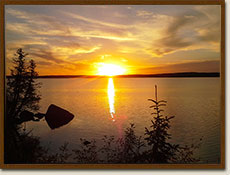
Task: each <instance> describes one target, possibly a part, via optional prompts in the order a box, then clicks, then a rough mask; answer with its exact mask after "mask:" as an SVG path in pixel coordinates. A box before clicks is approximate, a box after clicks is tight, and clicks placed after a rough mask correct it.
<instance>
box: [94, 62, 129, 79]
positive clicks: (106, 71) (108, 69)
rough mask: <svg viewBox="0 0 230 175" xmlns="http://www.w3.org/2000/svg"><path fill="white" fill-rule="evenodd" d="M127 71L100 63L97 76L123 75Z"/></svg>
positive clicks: (115, 65) (118, 66) (116, 66)
mask: <svg viewBox="0 0 230 175" xmlns="http://www.w3.org/2000/svg"><path fill="white" fill-rule="evenodd" d="M125 72H126V69H125V68H123V67H122V66H120V65H117V64H108V63H99V64H98V73H97V75H105V76H115V75H123V74H124V73H125Z"/></svg>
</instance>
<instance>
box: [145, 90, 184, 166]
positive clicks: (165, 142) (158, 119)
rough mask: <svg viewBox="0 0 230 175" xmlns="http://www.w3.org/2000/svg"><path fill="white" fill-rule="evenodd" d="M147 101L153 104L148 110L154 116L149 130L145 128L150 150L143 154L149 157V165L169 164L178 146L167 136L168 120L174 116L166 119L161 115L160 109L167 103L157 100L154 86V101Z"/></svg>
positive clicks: (169, 135)
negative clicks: (151, 109) (151, 111)
mask: <svg viewBox="0 0 230 175" xmlns="http://www.w3.org/2000/svg"><path fill="white" fill-rule="evenodd" d="M149 100H150V101H151V102H153V105H152V106H150V108H153V113H152V115H154V117H153V119H154V120H151V122H152V124H151V126H150V129H148V128H145V135H146V137H145V140H146V141H147V143H148V145H149V146H151V149H150V150H148V151H147V153H145V154H147V155H149V156H148V157H147V158H148V161H149V162H150V163H169V162H170V161H171V160H173V159H174V157H175V156H176V152H177V149H178V146H179V145H175V144H171V143H170V142H169V139H171V134H169V132H168V130H169V128H170V120H171V119H173V118H174V116H171V117H167V116H163V115H162V114H161V113H162V112H163V110H162V109H160V107H161V106H166V103H167V102H166V101H164V100H158V99H157V86H155V99H154V100H153V99H149Z"/></svg>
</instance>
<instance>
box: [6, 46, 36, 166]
mask: <svg viewBox="0 0 230 175" xmlns="http://www.w3.org/2000/svg"><path fill="white" fill-rule="evenodd" d="M27 55H28V54H27V53H25V52H24V51H23V50H22V49H21V48H20V49H18V50H17V52H16V53H15V55H14V58H13V65H14V67H13V68H12V69H11V75H10V76H9V77H8V78H7V88H6V118H5V128H4V129H5V160H6V161H7V162H11V161H17V162H20V161H22V162H25V161H24V159H21V157H23V155H22V154H23V152H21V151H22V150H23V149H26V147H24V146H25V144H24V143H27V142H33V143H35V142H39V140H38V139H37V138H32V137H31V138H29V137H28V134H26V133H24V134H22V133H20V131H19V130H20V128H21V124H22V123H23V121H26V120H27V119H25V118H28V117H30V118H33V113H32V112H34V111H37V110H38V109H39V105H38V103H39V100H40V95H39V93H38V88H39V87H40V85H39V84H38V83H36V82H35V78H36V77H37V76H38V73H37V72H36V71H35V68H36V64H35V62H34V61H33V60H30V61H26V56H27ZM21 114H24V115H21ZM27 121H28V120H27ZM39 143H40V142H39ZM35 144H36V145H38V143H35ZM30 146H32V145H30ZM35 149H37V147H36V146H35V147H34V149H32V148H31V149H26V151H27V152H30V154H28V155H31V157H33V156H34V154H35V152H34V151H35ZM37 150H38V149H37ZM24 151H25V150H24ZM28 160H29V159H28Z"/></svg>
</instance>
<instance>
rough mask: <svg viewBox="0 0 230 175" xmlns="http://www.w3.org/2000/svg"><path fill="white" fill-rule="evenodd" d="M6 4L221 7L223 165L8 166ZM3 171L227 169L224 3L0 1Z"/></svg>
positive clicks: (0, 146)
mask: <svg viewBox="0 0 230 175" xmlns="http://www.w3.org/2000/svg"><path fill="white" fill-rule="evenodd" d="M5 5H220V6H221V42H220V43H221V48H220V50H221V66H220V67H221V70H220V75H221V76H220V79H221V96H220V98H221V114H220V115H221V116H220V117H221V146H220V149H221V150H220V151H221V159H220V164H5V163H4V104H5V103H4V98H5V93H4V92H5V9H4V7H5ZM0 24H1V27H0V39H1V41H0V46H1V50H0V56H1V58H0V168H2V169H156V170H158V169H225V159H226V157H225V153H226V152H225V125H226V123H225V0H174V1H172V0H0Z"/></svg>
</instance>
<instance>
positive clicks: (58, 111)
mask: <svg viewBox="0 0 230 175" xmlns="http://www.w3.org/2000/svg"><path fill="white" fill-rule="evenodd" d="M73 118H74V115H73V114H71V113H70V112H69V111H67V110H65V109H62V108H60V107H58V106H56V105H54V104H51V105H50V106H49V108H48V110H47V112H46V115H45V119H46V121H47V123H48V125H49V127H50V128H51V129H55V128H59V127H61V126H63V125H66V124H68V123H69V122H70V121H71V120H72V119H73Z"/></svg>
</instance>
